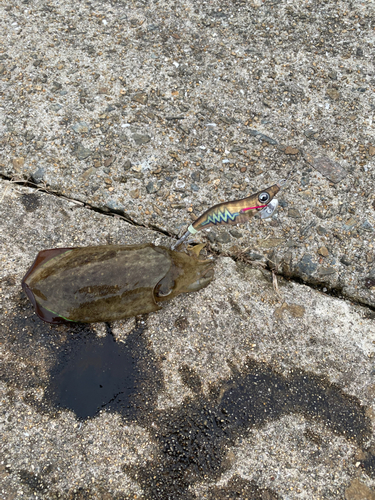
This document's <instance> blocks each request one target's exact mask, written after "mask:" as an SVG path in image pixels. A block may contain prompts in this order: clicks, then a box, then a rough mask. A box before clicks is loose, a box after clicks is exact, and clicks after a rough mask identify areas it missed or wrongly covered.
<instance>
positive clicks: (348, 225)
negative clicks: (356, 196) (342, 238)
mask: <svg viewBox="0 0 375 500" xmlns="http://www.w3.org/2000/svg"><path fill="white" fill-rule="evenodd" d="M356 224H357V220H356V219H354V217H351V218H350V219H349V220H348V221H346V222H345V224H343V225H342V228H343V229H344V231H350V229H352V228H353V227H354V226H355V225H356Z"/></svg>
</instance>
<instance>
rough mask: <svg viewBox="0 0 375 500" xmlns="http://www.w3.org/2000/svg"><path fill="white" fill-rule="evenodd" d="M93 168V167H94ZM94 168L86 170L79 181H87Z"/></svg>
mask: <svg viewBox="0 0 375 500" xmlns="http://www.w3.org/2000/svg"><path fill="white" fill-rule="evenodd" d="M94 167H95V165H94ZM94 167H90V168H88V169H87V170H85V171H84V172H83V174H82V175H81V176H80V179H81V180H82V181H85V180H86V179H88V178H89V177H90V175H92V174H93V173H94V172H95V168H94Z"/></svg>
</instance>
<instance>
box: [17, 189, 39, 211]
mask: <svg viewBox="0 0 375 500" xmlns="http://www.w3.org/2000/svg"><path fill="white" fill-rule="evenodd" d="M21 203H22V205H23V206H24V207H25V210H26V212H34V211H35V210H36V209H37V208H39V206H40V200H39V196H38V195H37V194H35V193H29V194H22V195H21Z"/></svg>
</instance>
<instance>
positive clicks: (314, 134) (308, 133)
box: [303, 129, 318, 139]
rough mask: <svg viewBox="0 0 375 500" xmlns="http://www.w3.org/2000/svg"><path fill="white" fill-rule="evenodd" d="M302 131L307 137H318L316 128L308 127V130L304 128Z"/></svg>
mask: <svg viewBox="0 0 375 500" xmlns="http://www.w3.org/2000/svg"><path fill="white" fill-rule="evenodd" d="M303 133H304V134H305V136H306V137H307V138H309V137H314V139H317V137H318V132H317V131H316V130H311V129H309V130H305V131H304V132H303Z"/></svg>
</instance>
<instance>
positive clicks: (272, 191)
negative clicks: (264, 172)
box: [172, 180, 286, 249]
mask: <svg viewBox="0 0 375 500" xmlns="http://www.w3.org/2000/svg"><path fill="white" fill-rule="evenodd" d="M285 182H286V181H285V180H282V181H280V182H278V183H277V184H274V185H273V186H270V187H268V188H267V189H263V191H259V192H258V193H254V194H252V195H251V196H248V197H247V198H242V199H241V200H233V201H226V202H224V203H219V204H218V205H214V206H213V207H211V208H209V209H208V210H207V211H206V212H204V214H202V215H201V216H200V217H198V219H197V220H196V221H195V222H194V223H193V224H192V225H191V226H189V227H188V230H187V231H186V233H185V234H184V235H183V236H182V237H181V238H180V239H179V240H178V241H177V242H176V243H175V244H174V245H173V247H172V249H174V248H176V247H177V246H178V245H180V244H181V243H182V242H183V241H184V240H186V238H187V237H188V236H190V235H192V234H195V233H197V232H198V231H200V230H201V229H206V228H208V227H211V226H218V225H224V224H230V225H231V224H243V223H245V222H247V221H249V220H250V219H251V218H252V217H254V215H255V214H256V213H258V212H259V211H260V212H261V217H262V218H267V217H270V216H271V215H272V214H273V212H274V211H275V209H276V207H277V200H273V199H274V197H275V195H276V194H277V193H278V192H279V191H280V189H281V187H282V186H283V185H284V184H285Z"/></svg>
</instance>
